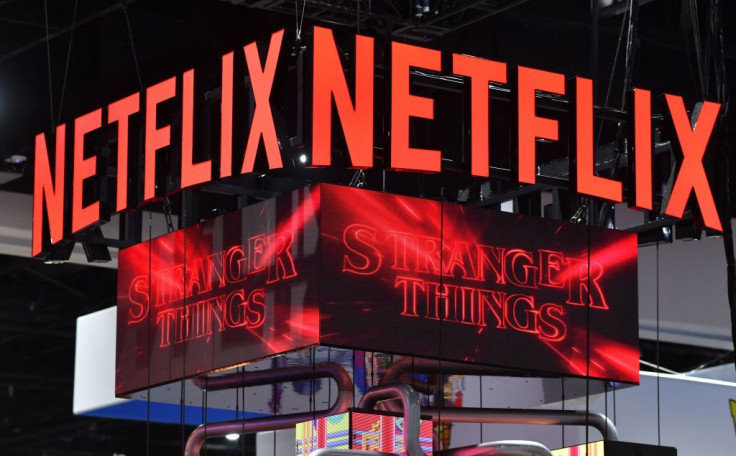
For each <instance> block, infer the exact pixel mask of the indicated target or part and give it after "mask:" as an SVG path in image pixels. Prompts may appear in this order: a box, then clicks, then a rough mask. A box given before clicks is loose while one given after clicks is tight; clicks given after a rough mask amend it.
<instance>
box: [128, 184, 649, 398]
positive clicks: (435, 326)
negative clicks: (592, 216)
mask: <svg viewBox="0 0 736 456" xmlns="http://www.w3.org/2000/svg"><path fill="white" fill-rule="evenodd" d="M589 249H590V255H588V252H589ZM589 259H590V261H588V260H589ZM636 262H637V238H636V235H635V234H632V233H624V232H618V231H613V230H605V229H599V228H592V227H586V226H581V225H576V224H570V223H563V222H556V221H552V220H548V219H542V218H537V217H526V216H521V215H518V214H506V213H502V212H494V211H489V210H484V209H479V208H470V207H465V206H460V205H456V204H447V203H445V204H443V203H440V202H436V201H429V200H423V199H418V198H409V197H403V196H397V195H390V194H385V193H379V192H373V191H368V190H360V189H354V188H350V187H337V186H333V185H324V184H322V185H318V186H313V187H309V188H307V189H304V190H300V191H297V192H295V193H293V194H289V195H283V196H280V197H277V198H274V199H272V200H268V201H264V202H261V203H259V204H256V205H252V206H248V207H246V208H245V209H242V210H240V211H238V212H234V213H231V214H226V215H223V216H220V217H217V218H215V219H212V220H208V221H206V222H203V223H200V224H199V225H195V226H192V227H189V228H186V229H184V230H180V231H177V232H174V233H169V234H167V235H164V236H161V237H158V238H155V239H153V240H151V241H149V242H144V243H142V244H139V245H136V246H133V247H130V248H127V249H123V250H121V251H120V256H119V270H118V344H117V350H118V352H117V370H116V372H117V393H118V394H124V393H128V392H131V391H135V390H137V389H141V388H144V387H146V386H147V385H149V384H150V385H156V384H161V383H165V382H168V381H172V380H175V379H179V378H183V377H188V376H192V375H196V374H200V373H204V372H210V371H213V370H217V369H221V368H225V367H228V366H233V365H237V364H240V363H243V362H247V361H252V360H255V359H259V358H263V357H265V356H270V355H275V354H280V353H284V352H287V351H292V350H297V349H300V348H304V347H309V346H314V345H326V346H333V347H342V348H351V349H359V350H369V351H377V352H385V353H394V354H400V355H411V356H418V357H424V358H435V359H439V358H441V359H445V360H449V361H460V362H470V363H475V364H482V365H489V366H499V367H503V368H508V369H518V370H523V371H536V372H540V373H553V374H563V375H564V374H569V375H575V376H585V375H590V376H591V377H594V378H604V379H610V380H616V381H625V382H637V381H638V380H639V350H638V340H639V339H638V326H637V315H638V311H637V269H636V267H637V266H636ZM588 323H589V325H588ZM586 328H590V330H589V331H588V330H586ZM588 341H589V342H590V345H588ZM588 360H589V361H590V362H589V363H588Z"/></svg>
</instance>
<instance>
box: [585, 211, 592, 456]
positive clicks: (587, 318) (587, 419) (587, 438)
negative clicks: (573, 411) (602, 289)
mask: <svg viewBox="0 0 736 456" xmlns="http://www.w3.org/2000/svg"><path fill="white" fill-rule="evenodd" d="M592 209H593V208H592V206H589V212H592ZM591 218H592V217H591V214H590V213H589V214H588V220H587V223H586V229H587V231H588V236H587V237H588V239H587V240H588V262H587V266H588V276H587V277H586V281H587V282H588V286H587V290H586V291H587V294H588V297H587V299H586V304H585V445H586V448H587V445H588V444H589V443H590V257H591V255H590V249H591V245H590V226H591V225H590V220H591Z"/></svg>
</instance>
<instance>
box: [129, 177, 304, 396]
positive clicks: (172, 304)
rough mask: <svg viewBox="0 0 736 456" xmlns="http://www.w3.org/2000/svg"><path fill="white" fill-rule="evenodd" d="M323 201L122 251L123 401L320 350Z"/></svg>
mask: <svg viewBox="0 0 736 456" xmlns="http://www.w3.org/2000/svg"><path fill="white" fill-rule="evenodd" d="M315 193H318V189H304V190H301V191H298V192H295V193H294V195H289V196H290V197H289V198H276V199H272V200H268V201H264V202H262V203H258V204H255V205H253V206H248V207H247V208H245V209H242V210H240V211H237V212H234V213H230V214H226V215H223V216H220V217H217V218H215V219H212V220H208V221H206V222H203V223H200V224H198V225H195V226H192V227H189V228H185V229H183V230H179V231H176V232H173V233H169V234H167V235H164V236H161V237H157V238H154V239H152V240H150V241H147V242H143V243H141V244H139V245H136V246H134V247H131V248H128V249H124V250H121V251H120V256H119V268H118V323H117V326H118V333H117V376H116V379H117V380H116V393H117V394H125V393H129V392H131V391H135V390H138V389H141V388H145V387H146V386H148V385H149V384H150V385H157V384H162V383H166V382H169V381H172V380H176V379H180V378H185V377H189V376H192V375H197V374H201V373H204V372H209V371H212V370H216V369H220V368H224V367H228V366H232V365H235V364H239V363H242V362H244V361H247V360H254V359H258V358H263V357H265V356H270V355H272V354H274V353H281V352H286V351H290V350H294V349H296V348H301V347H303V346H306V345H312V344H315V343H316V342H317V336H318V327H319V325H318V311H317V308H316V303H317V298H316V292H317V288H316V283H317V280H316V270H315V269H313V264H315V261H314V260H315V259H316V258H317V255H318V253H319V252H318V241H319V236H318V231H317V230H318V224H317V222H318V220H317V216H318V210H319V207H318V205H319V196H318V194H315ZM291 196H293V198H292V197H291Z"/></svg>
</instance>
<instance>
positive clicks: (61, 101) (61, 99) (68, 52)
mask: <svg viewBox="0 0 736 456" xmlns="http://www.w3.org/2000/svg"><path fill="white" fill-rule="evenodd" d="M78 4H79V0H74V12H73V13H72V26H71V30H70V31H69V46H68V47H67V49H66V65H65V66H64V79H63V82H62V84H61V96H60V97H59V114H58V117H57V121H56V123H57V125H58V124H60V123H61V113H62V111H63V109H62V108H63V107H64V94H65V93H66V81H67V76H68V75H69V62H70V61H71V59H72V43H73V42H74V29H75V27H76V23H77V6H78Z"/></svg>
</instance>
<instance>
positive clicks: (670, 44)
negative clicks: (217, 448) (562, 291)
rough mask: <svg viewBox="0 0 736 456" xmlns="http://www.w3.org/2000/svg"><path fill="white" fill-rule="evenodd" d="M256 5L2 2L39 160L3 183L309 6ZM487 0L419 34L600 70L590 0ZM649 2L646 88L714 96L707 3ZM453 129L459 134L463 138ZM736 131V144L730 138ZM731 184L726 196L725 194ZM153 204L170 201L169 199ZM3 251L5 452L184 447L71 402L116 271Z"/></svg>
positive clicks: (733, 11) (10, 71)
mask: <svg viewBox="0 0 736 456" xmlns="http://www.w3.org/2000/svg"><path fill="white" fill-rule="evenodd" d="M233 3H242V4H236V5H234V4H233ZM251 3H255V2H249V1H243V2H238V1H237V0H234V1H233V2H230V1H224V0H222V1H218V0H137V1H134V2H126V4H127V7H126V8H127V19H128V20H127V21H126V15H125V14H124V9H123V6H122V3H121V2H120V1H119V0H46V1H44V0H0V158H2V159H5V158H7V157H9V156H11V155H14V154H19V155H23V156H25V157H27V158H28V161H27V162H26V163H25V164H21V165H15V164H9V163H6V162H5V161H4V160H3V161H2V162H1V163H2V166H3V167H5V168H7V169H8V170H10V171H13V172H18V173H20V177H19V178H18V179H16V180H14V181H12V182H10V183H8V184H5V185H3V186H2V187H0V188H2V189H3V190H9V191H15V192H22V193H28V194H29V193H31V191H32V172H31V171H32V169H33V166H32V165H33V163H32V147H33V139H34V137H35V135H36V134H38V133H40V132H44V131H45V132H47V133H48V132H49V131H50V129H51V124H52V123H53V124H56V123H58V122H59V121H61V122H72V121H73V119H74V118H75V117H77V116H79V115H81V114H84V113H86V112H89V111H90V110H92V109H95V108H97V107H99V106H102V105H106V104H107V103H109V102H111V101H114V100H117V99H119V98H122V97H123V96H126V95H128V94H130V93H132V92H134V91H137V90H139V88H140V87H141V85H142V86H143V87H146V86H149V85H151V84H153V83H156V82H159V81H160V80H163V79H165V78H168V77H170V76H171V75H174V74H179V73H181V72H182V71H184V70H187V69H189V68H192V67H196V68H197V69H198V77H199V75H200V73H199V71H200V69H202V73H201V74H202V75H203V76H205V79H206V74H208V73H207V71H209V74H210V78H212V77H216V74H217V73H216V71H217V65H218V64H219V57H220V55H221V54H223V53H225V52H228V51H230V50H232V49H235V48H238V47H240V46H242V45H244V44H247V43H249V42H251V41H253V40H256V39H264V38H266V37H268V36H269V34H270V33H271V32H272V31H274V30H276V29H279V28H282V27H285V28H286V29H287V31H288V32H289V33H293V29H294V16H293V11H294V6H295V5H294V3H293V2H291V3H290V2H282V3H281V2H276V1H274V2H262V4H266V5H271V6H272V8H271V9H275V10H278V9H280V10H282V11H285V12H287V13H289V14H291V15H289V14H285V13H279V12H274V11H265V10H264V9H257V8H249V7H247V6H246V5H247V4H251ZM331 3H333V4H334V6H335V7H334V8H331V9H330V8H324V7H323V8H321V9H320V8H319V7H313V6H311V5H310V6H309V7H308V9H307V11H308V13H309V14H310V17H313V18H318V17H321V18H322V19H324V20H328V21H330V22H333V23H334V22H337V23H338V24H351V25H349V26H346V27H344V28H342V29H341V30H343V31H345V32H346V35H347V36H349V34H350V33H353V32H354V31H355V29H356V27H355V25H354V23H355V18H354V17H353V16H352V12H353V11H354V10H355V9H356V6H358V5H357V4H356V2H355V1H339V2H331ZM367 3H368V2H366V1H362V2H360V5H362V6H361V8H362V9H361V14H362V17H363V18H366V17H368V13H367V11H366V9H365V8H367V5H366V4H367ZM467 3H469V2H462V1H459V0H458V1H437V2H432V5H433V8H441V10H442V11H453V8H455V9H458V8H459V7H462V6H463V5H465V4H467ZM473 3H478V2H473ZM480 3H482V4H483V5H484V6H486V7H487V8H486V10H485V11H486V13H488V11H493V12H496V14H493V15H490V14H488V17H485V18H484V17H483V16H484V15H486V13H483V12H482V11H480V10H478V9H468V10H464V12H462V13H461V14H459V15H458V16H453V18H450V20H448V24H447V25H446V26H445V29H444V30H445V31H444V32H442V34H441V35H437V36H436V37H435V38H431V35H427V33H425V32H422V31H421V30H419V31H418V32H417V33H416V34H414V37H415V38H416V37H419V38H424V39H426V38H430V39H429V40H428V41H424V42H423V43H424V45H427V46H429V47H433V48H440V49H446V50H452V51H458V52H465V53H470V54H475V55H479V56H483V57H489V58H494V59H497V60H502V61H506V62H507V63H509V64H510V65H512V64H522V65H529V66H534V67H537V68H542V69H546V70H551V71H558V72H562V73H565V74H567V75H575V74H580V75H584V76H589V75H590V73H591V71H590V68H591V63H590V62H591V47H590V42H591V20H590V19H591V14H590V5H589V4H588V2H581V1H573V0H565V1H554V2H551V1H548V0H529V1H508V0H507V1H503V0H490V1H486V2H480ZM640 3H642V6H641V8H640V10H639V13H640V14H639V25H638V30H637V35H636V39H635V40H634V41H633V43H632V46H633V49H634V50H635V59H634V63H633V65H632V71H633V75H632V77H633V82H634V84H635V85H636V86H637V87H642V88H648V89H652V90H653V91H654V92H655V93H657V92H664V91H668V92H671V93H675V94H680V95H683V96H684V97H685V101H686V105H687V106H691V105H692V104H693V103H695V102H696V101H699V100H701V99H703V98H704V97H705V98H708V99H712V100H715V99H717V96H718V93H717V92H718V91H717V90H716V87H715V83H714V82H713V79H714V76H713V75H714V74H715V72H716V71H715V70H716V69H715V68H710V70H705V67H704V66H703V65H701V70H700V71H699V70H698V64H697V60H698V57H697V54H698V53H696V52H695V45H694V39H693V36H694V34H693V31H692V23H693V21H692V20H691V19H692V12H691V9H690V6H691V3H690V2H689V1H686V0H653V1H650V2H644V1H640ZM710 3H711V2H706V1H699V2H697V4H698V6H699V9H698V13H697V17H698V23H699V24H700V26H701V31H700V32H701V33H700V35H698V36H699V37H700V39H701V40H702V41H705V24H706V23H707V22H708V21H709V20H710V18H709V16H708V13H707V9H708V8H707V7H708V5H709V4H710ZM720 3H721V4H722V5H721V7H722V14H721V17H720V20H721V22H722V23H723V24H724V25H725V26H726V27H725V32H724V44H725V52H724V57H725V70H726V73H725V74H726V77H727V79H726V80H725V84H726V86H727V87H733V86H734V84H733V83H734V76H733V75H734V74H735V73H734V71H733V70H734V59H735V58H736V35H735V34H734V32H733V30H731V29H730V28H729V25H730V24H733V23H734V21H736V4H734V3H733V2H730V1H723V0H722V1H721V2H720ZM75 5H76V6H75ZM301 5H302V3H301V2H298V6H301ZM372 5H373V7H374V8H375V11H377V12H380V14H378V13H376V14H374V15H373V16H370V19H369V20H366V21H365V22H363V23H361V32H362V33H366V34H371V35H374V36H377V37H385V38H388V37H389V36H390V32H392V31H397V30H401V29H402V27H403V28H406V27H410V28H411V24H420V25H421V23H422V20H419V21H417V20H416V19H413V17H412V11H413V4H412V2H410V1H398V0H397V1H379V0H374V1H373V2H372ZM75 8H76V13H75ZM609 13H611V14H608V15H603V14H602V16H601V18H600V22H599V39H600V42H599V50H598V57H599V58H598V70H597V72H596V77H595V80H596V82H597V85H596V96H597V100H599V102H600V103H602V101H600V100H602V99H603V98H605V94H606V92H607V91H608V87H607V86H608V81H609V77H610V80H611V81H612V84H611V86H610V92H611V96H610V101H609V104H610V105H611V106H613V107H619V106H620V100H621V97H622V90H623V85H624V82H623V81H624V80H625V76H624V70H623V65H622V63H621V62H622V59H623V58H624V57H623V53H622V52H619V55H618V62H619V63H618V66H617V67H616V69H615V71H614V70H612V68H613V62H614V56H615V54H616V53H615V51H616V47H617V43H618V39H619V34H620V32H621V30H622V26H621V24H622V19H623V15H622V14H613V11H609ZM423 21H424V22H426V19H424V20H423ZM473 21H475V22H473ZM46 22H48V29H47V27H46ZM471 22H472V23H471ZM320 23H322V22H320ZM466 23H469V24H468V25H465V24H466ZM73 24H76V25H75V26H73ZM128 24H129V26H128ZM312 24H313V22H310V19H306V20H305V21H304V29H305V30H308V29H309V27H311V25H312ZM407 24H408V25H407ZM336 27H337V28H338V29H340V27H339V26H336ZM71 30H73V33H71ZM400 35H401V36H399V37H394V39H406V40H408V39H409V38H408V37H407V35H411V33H408V32H402V33H400ZM47 36H48V38H50V39H49V40H48V46H47ZM292 39H293V35H292ZM131 43H132V46H131ZM70 44H71V46H70ZM703 48H704V46H701V51H702V49H703ZM133 49H134V50H135V52H133ZM47 51H48V52H47ZM701 60H702V59H701ZM134 61H137V63H138V66H139V71H136V66H135V64H134ZM49 63H50V65H49ZM721 68H723V67H722V66H721ZM208 69H209V70H208ZM139 73H140V83H139V76H138V74H139ZM699 73H707V76H708V80H709V81H710V82H709V84H708V86H709V87H708V88H707V89H705V90H704V89H703V88H701V84H699V83H698V82H697V81H698V74H699ZM49 76H50V78H49ZM49 79H50V81H49ZM426 90H427V91H428V90H429V89H426ZM419 93H421V90H420V92H419ZM453 96H454V97H457V95H453ZM448 97H450V98H451V96H448ZM438 103H440V101H438ZM448 103H452V102H448ZM52 106H53V109H52ZM504 109H507V108H504V107H503V106H499V110H498V116H497V117H494V120H495V121H497V122H499V123H498V125H499V127H498V128H500V129H503V128H504V126H503V123H502V122H503V118H504V117H505V116H506V114H505V113H504ZM454 112H458V111H453V110H452V109H446V110H442V111H439V112H438V114H437V116H438V122H445V121H446V122H447V124H448V125H456V124H454V123H453V117H454V116H456V114H453V113H454ZM436 125H437V124H435V128H434V132H435V133H434V134H435V135H439V136H442V135H444V133H443V131H445V129H443V128H436ZM431 134H432V128H430V125H429V124H425V125H424V126H422V125H421V124H420V125H419V126H418V127H417V137H416V138H415V139H416V140H417V141H419V142H420V143H421V142H422V141H426V142H434V141H440V142H441V141H443V140H442V138H439V139H437V138H431V137H430V135H431ZM614 136H615V132H614V129H612V128H611V126H608V127H606V132H605V135H604V138H603V140H602V143H606V142H609V141H611V140H612V138H613V137H614ZM502 139H503V137H499V140H502ZM444 141H446V142H447V144H453V143H455V139H454V138H453V137H451V136H450V135H447V136H446V139H444ZM725 141H726V146H729V147H728V148H730V149H733V147H732V146H731V142H730V140H729V139H728V138H726V140H725ZM455 147H456V146H455ZM544 147H545V146H543V149H544ZM541 154H542V157H543V158H544V160H545V162H549V163H554V161H555V159H556V158H559V157H560V156H563V155H564V154H560V152H559V151H558V150H556V149H554V147H552V146H550V147H549V150H547V149H545V150H543V151H542V152H541ZM499 160H501V161H503V158H502V157H500V158H499ZM351 174H352V173H349V172H343V171H324V172H306V171H304V170H295V169H289V170H287V171H285V172H283V173H274V174H273V175H270V176H267V177H266V178H263V179H260V180H253V181H252V182H249V185H250V190H249V191H250V193H249V196H248V197H249V198H252V197H253V195H254V194H257V195H258V196H259V197H264V196H267V195H274V194H279V193H282V192H285V191H288V190H291V189H293V188H296V187H299V186H301V185H304V183H305V182H309V181H314V180H327V181H331V182H340V183H343V184H346V183H347V182H348V181H349V179H350V175H351ZM367 180H368V184H369V187H372V188H379V187H380V185H381V176H380V174H379V173H378V172H372V173H371V172H369V173H367ZM451 181H452V179H451V176H450V177H447V179H446V181H445V182H446V183H448V184H452V182H451ZM494 185H496V184H494ZM498 185H499V186H501V187H503V188H501V190H509V188H507V187H505V184H503V183H499V184H498ZM387 188H388V190H389V191H393V192H397V193H404V194H411V195H415V196H424V197H432V198H437V197H439V188H440V186H439V185H438V183H437V182H436V181H435V180H433V179H430V178H427V177H425V176H419V175H400V176H396V175H393V174H389V175H388V176H387ZM454 190H456V188H455V189H454ZM714 191H717V190H714ZM456 193H457V192H456V191H448V192H447V193H446V195H447V196H448V197H450V198H451V199H454V198H455V195H456ZM718 193H719V194H725V191H724V190H723V189H722V190H721V191H720V192H718ZM234 199H235V197H234V196H233V195H232V194H230V195H220V196H217V195H212V194H202V195H200V200H199V209H200V213H201V214H210V213H217V212H221V211H225V210H230V209H232V208H234V207H236V205H237V203H236V202H234ZM578 203H579V202H578ZM173 204H174V210H175V211H176V210H179V208H180V204H181V203H180V201H179V200H178V199H176V198H175V199H174V200H173ZM572 204H573V207H572V209H567V210H568V214H567V216H568V217H569V215H570V213H569V212H574V210H575V207H574V202H573V203H572ZM0 205H1V202H0ZM0 209H1V206H0ZM153 209H154V210H158V211H160V210H162V208H161V207H160V205H155V207H153ZM29 254H30V243H29ZM0 258H1V260H0V290H2V292H0V452H1V453H2V454H8V455H49V456H52V455H60V456H62V455H98V454H106V455H109V454H113V453H118V454H127V455H139V454H146V448H149V449H150V454H180V453H181V448H182V430H181V428H180V427H179V426H163V425H151V426H150V428H147V426H146V424H145V423H133V422H124V421H108V420H102V419H91V418H80V417H73V416H72V414H71V398H72V379H73V365H74V364H73V361H74V359H73V358H74V325H75V319H76V317H77V316H79V315H83V314H86V313H89V312H91V311H94V310H97V309H102V308H106V307H109V306H112V305H114V304H115V300H114V298H115V293H116V283H115V282H116V278H115V271H112V270H107V269H99V268H92V267H86V266H78V265H71V264H65V265H53V266H52V265H45V264H43V263H42V262H38V261H34V260H30V259H26V258H16V257H0ZM724 286H725V284H724ZM724 305H725V304H724ZM654 348H655V344H654V342H650V341H643V343H642V350H643V358H644V359H645V360H648V361H651V362H654V360H655V355H654V352H655V350H654ZM729 357H730V354H727V353H724V352H720V351H715V350H708V349H701V348H693V347H684V346H675V345H671V344H662V351H661V353H660V355H659V360H660V362H661V364H662V365H663V366H666V367H668V368H670V369H673V370H676V371H685V370H689V369H692V368H694V367H697V366H699V365H701V364H704V363H710V362H723V361H724V360H728V359H730V358H729Z"/></svg>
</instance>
